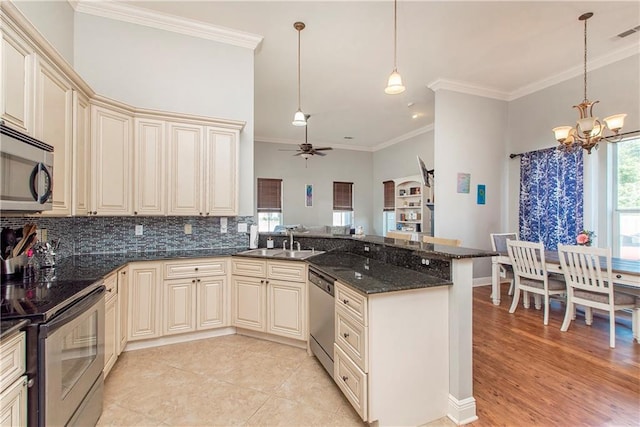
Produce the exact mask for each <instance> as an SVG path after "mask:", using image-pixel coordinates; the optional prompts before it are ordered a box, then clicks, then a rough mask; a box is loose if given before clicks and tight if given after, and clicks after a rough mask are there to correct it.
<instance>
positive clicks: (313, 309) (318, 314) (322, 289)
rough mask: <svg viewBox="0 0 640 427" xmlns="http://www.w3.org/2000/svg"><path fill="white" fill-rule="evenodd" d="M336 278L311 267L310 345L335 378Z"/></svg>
mask: <svg viewBox="0 0 640 427" xmlns="http://www.w3.org/2000/svg"><path fill="white" fill-rule="evenodd" d="M334 281H335V279H334V278H332V277H330V276H328V275H326V274H325V273H322V272H320V271H318V270H316V269H315V268H313V267H309V283H310V286H309V332H310V335H311V340H310V342H309V347H310V348H311V352H312V353H313V354H314V355H315V356H316V357H317V358H318V360H319V361H320V363H321V364H322V366H324V369H326V370H327V372H328V373H329V375H331V377H332V378H333V341H334V333H335V332H334V331H335V323H334V322H335V320H334V313H335V302H334V295H335V294H334V289H333V288H334V283H333V282H334Z"/></svg>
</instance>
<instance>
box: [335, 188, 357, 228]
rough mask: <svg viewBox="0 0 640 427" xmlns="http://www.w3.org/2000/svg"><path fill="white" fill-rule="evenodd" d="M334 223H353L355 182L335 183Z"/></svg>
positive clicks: (350, 224)
mask: <svg viewBox="0 0 640 427" xmlns="http://www.w3.org/2000/svg"><path fill="white" fill-rule="evenodd" d="M333 225H349V226H352V225H353V183H352V182H334V183H333Z"/></svg>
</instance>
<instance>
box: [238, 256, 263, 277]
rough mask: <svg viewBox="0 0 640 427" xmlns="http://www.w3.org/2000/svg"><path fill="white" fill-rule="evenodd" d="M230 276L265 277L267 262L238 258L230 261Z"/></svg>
mask: <svg viewBox="0 0 640 427" xmlns="http://www.w3.org/2000/svg"><path fill="white" fill-rule="evenodd" d="M231 274H237V275H239V276H253V277H267V261H260V260H255V259H248V258H247V259H242V258H240V257H236V258H233V259H232V260H231Z"/></svg>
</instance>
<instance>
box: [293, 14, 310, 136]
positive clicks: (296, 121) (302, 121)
mask: <svg viewBox="0 0 640 427" xmlns="http://www.w3.org/2000/svg"><path fill="white" fill-rule="evenodd" d="M304 27H305V25H304V22H296V23H294V24H293V28H295V29H296V31H297V32H298V111H296V113H295V114H294V115H293V122H292V124H293V125H294V126H306V125H307V118H306V117H305V115H304V113H303V112H302V108H301V107H300V31H302V30H304Z"/></svg>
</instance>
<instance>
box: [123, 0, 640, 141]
mask: <svg viewBox="0 0 640 427" xmlns="http://www.w3.org/2000/svg"><path fill="white" fill-rule="evenodd" d="M127 4H129V5H134V6H137V7H142V8H146V9H151V10H154V11H158V12H162V13H167V14H171V15H175V16H180V17H184V18H189V19H194V20H199V21H204V22H207V23H210V24H214V25H218V26H223V27H228V28H232V29H235V30H240V31H244V32H249V33H254V34H258V35H261V36H263V37H264V40H263V42H262V43H261V44H260V45H259V46H258V48H257V49H256V51H255V139H256V140H258V141H269V142H289V143H292V142H295V143H300V142H302V141H303V140H304V128H300V127H295V126H293V125H291V120H292V119H293V114H294V112H295V111H296V109H297V83H296V79H297V77H296V76H297V74H296V73H297V67H296V61H297V33H296V30H295V29H294V28H293V23H294V22H295V21H303V22H304V23H305V24H306V26H307V27H306V29H304V30H303V31H302V33H301V52H302V53H301V63H302V73H301V74H302V76H301V80H302V88H301V96H302V110H303V111H304V112H305V113H307V114H311V116H312V117H311V119H310V120H309V142H311V143H313V144H314V145H332V146H334V147H343V148H346V147H350V148H353V149H366V150H371V149H373V148H375V147H380V146H384V145H387V144H388V143H389V142H393V141H395V140H398V139H401V138H402V137H403V136H405V135H411V134H414V133H417V132H420V130H423V129H425V128H426V127H428V126H430V125H432V124H433V121H434V116H433V115H434V93H433V91H432V90H431V89H429V88H428V87H427V86H428V85H429V84H431V83H432V82H434V81H436V80H438V79H446V80H452V81H456V82H464V83H466V84H470V85H472V86H476V87H480V88H484V89H490V90H492V91H493V93H494V94H496V96H497V97H499V98H503V99H513V98H516V97H518V96H520V95H523V94H526V93H529V92H531V91H533V90H535V89H539V88H541V87H543V86H545V85H548V84H549V83H552V82H557V81H559V80H561V79H563V78H567V77H570V76H575V75H580V74H581V70H582V63H583V62H582V61H583V24H582V22H580V21H578V19H577V18H578V16H579V15H581V14H582V13H584V12H588V11H591V12H594V13H595V15H594V17H593V18H591V19H590V20H589V37H588V42H589V58H590V59H589V64H590V65H592V64H604V63H607V62H611V61H612V60H614V59H619V58H622V57H624V56H629V55H631V54H637V53H639V52H640V32H638V33H635V34H633V35H631V36H629V37H626V38H624V39H620V38H618V37H616V35H617V34H618V33H621V32H623V31H625V30H627V29H629V28H633V27H636V26H638V25H640V2H638V1H627V2H611V1H604V2H593V1H570V2H552V1H540V2H522V1H512V2H505V1H496V2H484V1H470V2H459V1H441V2H435V1H406V0H400V1H399V2H398V69H399V71H400V73H401V74H402V76H403V79H404V83H405V86H406V87H407V90H406V91H405V92H404V93H402V94H400V95H386V94H385V93H384V87H385V86H386V80H387V77H388V75H389V73H390V72H391V70H392V68H393V2H392V1H390V0H386V1H326V2H317V1H281V2H274V1H253V2H251V1H193V2H191V1H160V2H155V1H139V2H127ZM639 72H640V70H639ZM581 100H582V88H581V86H577V87H576V103H578V102H580V101H581ZM409 103H413V106H412V107H408V105H409ZM567 108H568V109H569V108H571V106H570V105H567ZM414 114H417V115H418V116H419V117H417V118H415V119H414V118H412V115H414ZM345 136H347V137H353V139H351V140H346V139H344V137H345Z"/></svg>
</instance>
